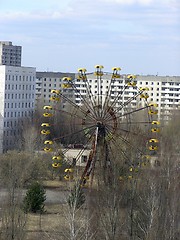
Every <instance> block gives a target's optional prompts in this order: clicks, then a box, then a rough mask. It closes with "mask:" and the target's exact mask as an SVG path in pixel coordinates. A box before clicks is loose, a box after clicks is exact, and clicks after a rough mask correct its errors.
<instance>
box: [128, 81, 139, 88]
mask: <svg viewBox="0 0 180 240" xmlns="http://www.w3.org/2000/svg"><path fill="white" fill-rule="evenodd" d="M136 84H137V83H136V82H128V83H127V85H128V86H131V87H135V86H136Z"/></svg>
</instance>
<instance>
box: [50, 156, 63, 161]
mask: <svg viewBox="0 0 180 240" xmlns="http://www.w3.org/2000/svg"><path fill="white" fill-rule="evenodd" d="M52 160H54V161H56V160H58V161H60V160H62V157H61V156H53V157H52Z"/></svg>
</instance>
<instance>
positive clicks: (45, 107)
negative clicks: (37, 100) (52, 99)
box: [43, 106, 52, 110]
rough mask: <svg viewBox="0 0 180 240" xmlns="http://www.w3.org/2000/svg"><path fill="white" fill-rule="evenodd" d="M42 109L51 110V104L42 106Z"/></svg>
mask: <svg viewBox="0 0 180 240" xmlns="http://www.w3.org/2000/svg"><path fill="white" fill-rule="evenodd" d="M43 109H44V110H52V106H44V107H43Z"/></svg>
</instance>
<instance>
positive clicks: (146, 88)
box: [139, 87, 149, 91]
mask: <svg viewBox="0 0 180 240" xmlns="http://www.w3.org/2000/svg"><path fill="white" fill-rule="evenodd" d="M139 90H140V91H149V88H148V87H140V89H139Z"/></svg>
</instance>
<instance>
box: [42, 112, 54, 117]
mask: <svg viewBox="0 0 180 240" xmlns="http://www.w3.org/2000/svg"><path fill="white" fill-rule="evenodd" d="M43 116H44V117H52V116H53V114H52V113H43Z"/></svg>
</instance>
